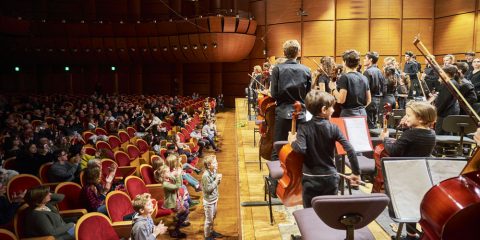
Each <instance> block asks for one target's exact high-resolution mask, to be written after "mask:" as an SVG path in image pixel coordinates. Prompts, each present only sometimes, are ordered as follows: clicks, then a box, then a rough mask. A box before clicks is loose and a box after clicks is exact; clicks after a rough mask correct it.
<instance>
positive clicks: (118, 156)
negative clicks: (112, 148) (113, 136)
mask: <svg viewBox="0 0 480 240" xmlns="http://www.w3.org/2000/svg"><path fill="white" fill-rule="evenodd" d="M115 162H117V164H118V166H121V167H123V166H130V162H131V160H130V157H129V156H128V154H127V153H126V152H123V151H116V152H115Z"/></svg>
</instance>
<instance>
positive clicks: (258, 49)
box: [250, 26, 267, 58]
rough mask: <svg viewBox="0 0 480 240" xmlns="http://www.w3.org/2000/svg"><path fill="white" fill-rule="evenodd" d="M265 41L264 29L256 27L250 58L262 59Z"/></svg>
mask: <svg viewBox="0 0 480 240" xmlns="http://www.w3.org/2000/svg"><path fill="white" fill-rule="evenodd" d="M266 41H267V39H266V38H265V27H264V26H258V27H257V38H256V39H255V45H253V49H252V51H251V52H250V58H263V57H264V56H263V50H264V49H265V47H266V45H265V44H266Z"/></svg>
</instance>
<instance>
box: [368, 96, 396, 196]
mask: <svg viewBox="0 0 480 240" xmlns="http://www.w3.org/2000/svg"><path fill="white" fill-rule="evenodd" d="M391 113H392V105H391V104H390V103H385V105H383V131H384V132H385V131H387V122H388V119H389V117H390V115H391ZM384 157H388V153H387V151H385V146H383V143H381V144H378V145H377V146H375V149H374V151H373V159H375V169H376V172H377V175H375V179H374V181H373V187H372V193H383V192H385V188H384V186H383V173H382V161H381V160H382V158H384Z"/></svg>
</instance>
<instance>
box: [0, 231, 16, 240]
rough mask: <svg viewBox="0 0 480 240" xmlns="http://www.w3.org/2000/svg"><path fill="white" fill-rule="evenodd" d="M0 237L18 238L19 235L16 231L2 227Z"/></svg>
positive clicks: (12, 239) (5, 238)
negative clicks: (16, 234)
mask: <svg viewBox="0 0 480 240" xmlns="http://www.w3.org/2000/svg"><path fill="white" fill-rule="evenodd" d="M0 239H2V240H18V238H17V236H15V234H14V233H12V232H10V231H8V230H7V229H1V228H0Z"/></svg>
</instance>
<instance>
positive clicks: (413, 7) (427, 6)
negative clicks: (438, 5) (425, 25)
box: [403, 0, 435, 18]
mask: <svg viewBox="0 0 480 240" xmlns="http://www.w3.org/2000/svg"><path fill="white" fill-rule="evenodd" d="M434 8H435V6H434V0H403V18H433V11H434V10H433V9H434Z"/></svg>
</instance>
